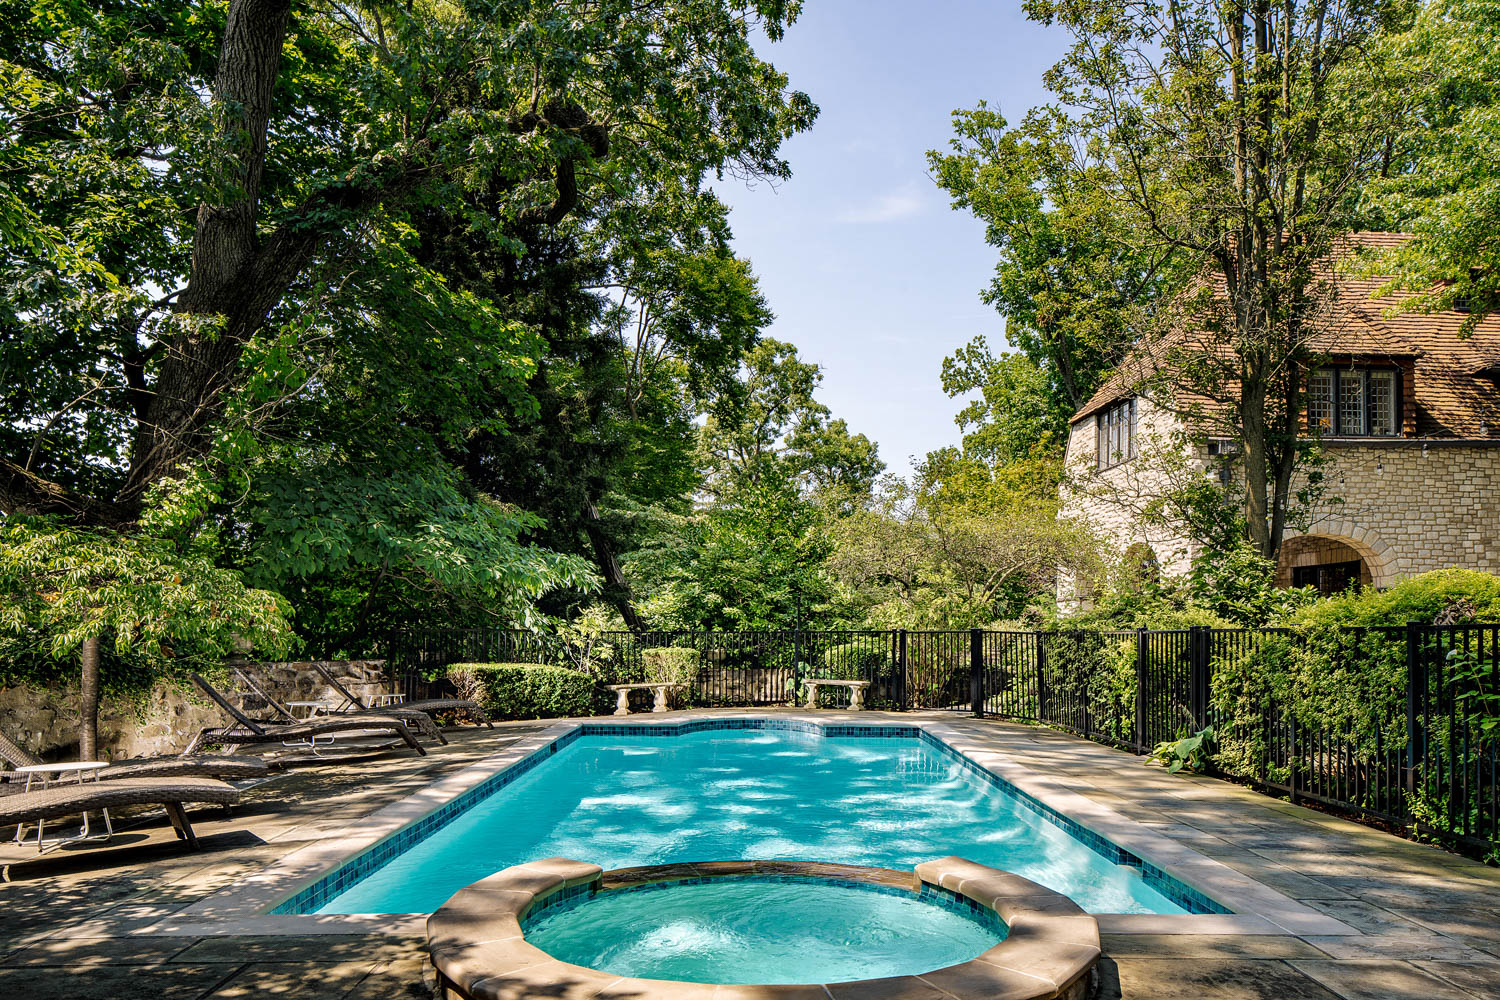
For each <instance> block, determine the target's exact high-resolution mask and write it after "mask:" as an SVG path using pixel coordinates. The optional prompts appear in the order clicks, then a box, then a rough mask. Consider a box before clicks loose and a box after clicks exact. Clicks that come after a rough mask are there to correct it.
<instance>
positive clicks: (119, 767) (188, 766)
mask: <svg viewBox="0 0 1500 1000" xmlns="http://www.w3.org/2000/svg"><path fill="white" fill-rule="evenodd" d="M0 760H5V761H7V762H9V764H10V765H11V767H18V768H19V767H35V766H36V765H38V764H42V763H45V761H43V760H42V759H41V758H40V757H38V756H36V755H35V754H31V753H28V752H27V751H26V750H24V749H22V748H21V747H20V746H19V745H17V744H15V743H13V742H11V741H10V740H9V739H7V738H6V736H5V734H4V733H0ZM269 773H270V768H269V767H268V766H267V764H266V762H265V761H263V760H261V759H260V758H259V757H250V756H246V755H244V754H194V755H191V756H188V755H180V756H175V757H174V756H171V755H169V754H168V755H163V756H160V757H135V758H132V759H130V760H121V761H115V762H113V763H111V764H110V765H109V766H108V767H101V768H100V769H99V770H97V771H94V772H91V773H90V775H89V777H90V779H91V780H93V779H97V780H99V781H117V780H119V779H121V778H193V777H198V778H220V779H223V780H226V781H238V780H242V779H247V778H264V777H265V776H266V775H267V774H269ZM10 777H12V778H14V777H15V776H14V775H12V776H10Z"/></svg>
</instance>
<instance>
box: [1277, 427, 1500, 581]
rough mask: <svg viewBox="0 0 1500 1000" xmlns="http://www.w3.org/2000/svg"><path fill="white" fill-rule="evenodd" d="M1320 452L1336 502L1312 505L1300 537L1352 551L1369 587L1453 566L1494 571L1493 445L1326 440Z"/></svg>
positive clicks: (1498, 493) (1497, 470) (1499, 561)
mask: <svg viewBox="0 0 1500 1000" xmlns="http://www.w3.org/2000/svg"><path fill="white" fill-rule="evenodd" d="M1424 444H1425V447H1424ZM1326 454H1327V456H1328V458H1329V465H1328V467H1327V468H1326V470H1325V476H1326V482H1327V487H1328V493H1329V495H1330V496H1334V497H1339V498H1341V499H1342V500H1343V502H1342V503H1332V502H1328V503H1323V504H1321V505H1320V506H1319V507H1317V508H1316V509H1315V510H1314V512H1313V521H1312V523H1311V525H1310V526H1309V530H1308V532H1307V534H1308V535H1310V536H1318V537H1321V538H1325V539H1334V540H1337V541H1339V542H1342V543H1343V544H1345V545H1347V546H1348V547H1349V548H1351V549H1353V550H1354V551H1356V552H1358V553H1359V555H1360V557H1361V558H1363V559H1364V560H1365V561H1366V563H1367V564H1368V566H1369V570H1370V576H1371V578H1372V582H1373V583H1374V584H1375V586H1377V587H1387V586H1390V585H1391V584H1392V583H1395V582H1396V581H1397V580H1400V579H1403V578H1405V577H1409V576H1415V575H1416V574H1418V573H1425V572H1427V571H1429V570H1434V569H1448V568H1450V567H1454V566H1457V567H1461V568H1464V569H1477V570H1483V571H1484V572H1487V573H1500V447H1495V446H1491V445H1488V444H1458V443H1454V444H1448V443H1446V442H1443V441H1429V442H1423V441H1421V440H1417V439H1408V440H1402V441H1398V442H1388V443H1385V444H1382V445H1375V444H1355V443H1347V444H1346V443H1344V442H1330V444H1329V446H1328V448H1327V451H1326Z"/></svg>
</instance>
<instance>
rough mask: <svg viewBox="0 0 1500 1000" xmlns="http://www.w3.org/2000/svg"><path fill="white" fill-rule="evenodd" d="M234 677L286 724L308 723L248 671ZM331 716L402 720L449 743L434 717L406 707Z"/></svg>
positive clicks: (318, 717)
mask: <svg viewBox="0 0 1500 1000" xmlns="http://www.w3.org/2000/svg"><path fill="white" fill-rule="evenodd" d="M234 675H235V676H236V677H238V678H239V679H240V680H241V681H242V682H243V683H244V685H245V686H246V687H248V688H249V689H250V690H251V691H252V692H253V693H254V694H255V695H256V696H257V697H259V698H260V699H261V700H262V701H264V702H265V703H266V704H267V705H270V706H271V710H272V711H274V712H275V713H276V714H277V715H279V716H281V718H282V720H283V721H284V722H289V723H302V722H306V721H308V720H307V719H299V718H297V717H296V716H295V715H293V714H292V710H291V709H290V708H288V707H287V706H285V705H283V704H282V703H281V702H279V701H277V700H276V699H275V697H273V696H272V694H271V692H269V691H267V690H266V689H265V688H263V687H261V686H260V684H258V683H257V682H256V680H255V678H254V677H251V676H250V674H249V673H247V672H246V671H244V670H241V669H240V668H239V667H235V668H234ZM330 714H333V715H339V716H342V717H345V718H348V717H350V716H355V715H378V716H384V717H386V718H390V719H401V720H402V721H403V722H405V723H406V724H407V725H408V726H411V727H412V728H413V729H415V730H417V731H418V732H420V733H421V734H422V735H423V736H427V737H429V738H431V739H434V740H437V741H438V742H439V743H441V744H443V745H445V746H446V745H447V743H448V738H447V737H446V736H444V735H443V733H442V730H440V729H438V727H437V723H436V722H434V721H432V716H430V715H428V714H427V713H426V712H416V711H412V710H411V709H409V708H406V707H405V706H400V707H392V708H389V709H385V708H380V709H365V710H364V711H361V712H333V713H330ZM313 718H314V719H323V718H328V715H317V716H313Z"/></svg>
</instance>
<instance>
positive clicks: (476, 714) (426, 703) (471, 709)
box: [313, 663, 495, 729]
mask: <svg viewBox="0 0 1500 1000" xmlns="http://www.w3.org/2000/svg"><path fill="white" fill-rule="evenodd" d="M313 669H314V670H316V671H317V672H318V673H320V674H322V675H323V679H324V680H325V681H327V682H328V685H329V686H330V687H331V688H333V689H334V690H335V691H337V692H338V693H339V694H340V695H341V696H343V698H344V700H345V701H346V702H347V703H348V706H340V707H339V708H336V709H334V711H335V712H343V711H346V710H348V708H352V709H353V710H355V711H360V712H371V711H374V712H384V711H388V710H387V709H384V708H376V709H372V708H370V707H368V706H367V705H366V704H365V703H364V702H362V701H360V700H359V699H358V698H356V697H355V696H354V694H353V693H352V692H350V690H349V689H348V688H346V687H344V685H342V684H340V683H339V682H338V678H336V677H334V676H333V674H332V673H330V672H329V670H328V668H327V667H325V666H323V665H322V664H321V663H314V664H313ZM391 708H399V709H405V710H410V711H414V712H427V713H429V714H430V713H432V712H454V711H461V712H467V713H468V714H469V715H470V716H471V717H472V718H473V719H474V720H475V721H477V722H482V723H484V724H485V725H486V726H489V727H490V728H491V729H494V728H495V724H494V723H493V722H491V721H490V717H489V716H488V715H486V714H485V711H484V709H482V708H480V707H479V702H477V701H471V700H469V699H468V698H422V699H419V700H417V701H403V702H401V703H400V704H399V705H393V706H391Z"/></svg>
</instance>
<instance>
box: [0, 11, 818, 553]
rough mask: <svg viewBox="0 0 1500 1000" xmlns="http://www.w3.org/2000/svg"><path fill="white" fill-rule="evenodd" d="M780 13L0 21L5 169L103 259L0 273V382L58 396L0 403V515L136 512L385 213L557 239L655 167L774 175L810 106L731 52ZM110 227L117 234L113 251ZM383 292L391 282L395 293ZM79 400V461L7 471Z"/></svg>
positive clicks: (65, 240)
mask: <svg viewBox="0 0 1500 1000" xmlns="http://www.w3.org/2000/svg"><path fill="white" fill-rule="evenodd" d="M796 12H797V5H796V4H795V3H789V2H787V0H653V2H648V3H634V2H631V3H626V2H624V0H618V2H614V0H612V2H607V3H596V2H592V0H569V2H566V3H563V4H561V5H559V4H556V3H551V2H546V3H544V2H540V0H495V2H494V3H492V4H489V5H486V6H483V7H478V8H474V7H453V6H447V5H429V4H419V5H415V6H413V5H395V4H385V3H376V4H371V5H353V6H345V5H334V6H332V7H328V8H318V9H303V8H301V7H295V8H294V5H293V4H292V3H291V2H290V0H230V2H229V4H228V7H227V10H225V9H223V8H221V7H219V6H218V5H215V4H204V5H188V6H180V5H175V4H151V3H144V4H138V5H130V6H127V7H124V8H108V9H100V8H89V7H86V6H79V5H74V4H43V5H39V6H35V7H32V6H30V5H24V4H18V3H17V4H12V5H11V6H10V9H8V10H7V11H6V17H5V18H4V20H5V21H6V24H7V29H6V33H5V35H4V38H3V40H4V42H5V45H6V51H5V53H4V55H5V58H6V60H7V62H8V64H9V65H10V66H11V67H12V75H13V77H14V83H15V87H14V88H8V89H14V90H16V91H17V92H19V93H21V94H23V95H26V96H25V99H24V101H23V102H18V104H19V106H18V107H17V108H16V109H15V110H14V111H13V112H12V114H11V117H12V124H13V127H14V131H15V133H16V134H17V135H19V136H20V137H21V143H20V145H19V146H18V147H16V148H12V149H11V150H8V153H9V154H10V155H9V157H8V159H10V160H11V162H13V163H16V164H18V166H19V169H20V170H22V171H25V172H26V173H23V176H22V178H21V182H20V185H19V186H20V187H21V188H22V189H24V190H26V192H27V194H28V195H30V196H32V197H33V198H34V199H35V202H36V203H37V204H38V205H40V206H41V207H40V208H39V209H38V210H37V215H38V217H39V220H40V221H41V222H42V224H43V225H44V226H45V227H46V232H47V237H48V238H47V239H45V240H44V241H43V242H45V243H47V244H48V245H49V246H51V247H53V248H55V247H58V246H62V245H65V244H72V245H85V246H97V247H99V248H100V250H101V253H100V254H99V259H98V260H97V261H86V262H83V263H82V264H79V263H78V262H77V261H74V260H72V259H65V255H64V254H62V253H61V252H53V253H52V254H51V259H46V260H36V259H31V258H28V257H24V256H23V257H22V258H21V259H19V260H16V261H13V263H15V264H17V265H18V266H19V267H20V268H21V269H23V270H25V271H27V272H28V273H30V274H31V275H32V277H33V280H32V281H31V282H29V283H27V284H25V285H24V290H25V291H24V292H23V298H22V300H21V301H15V300H13V301H12V302H11V303H10V310H9V311H8V313H7V316H6V321H7V323H8V324H9V325H11V326H12V327H13V328H17V329H18V331H19V332H20V334H21V335H22V338H23V339H25V340H26V341H27V349H26V350H24V351H17V352H8V354H9V356H8V358H7V361H8V362H9V364H8V365H7V367H8V368H11V369H17V370H16V371H15V372H14V373H15V374H20V375H23V376H26V378H25V379H24V381H27V382H30V381H33V380H35V379H45V380H46V381H47V382H48V383H50V384H53V385H58V384H62V383H67V384H68V388H66V389H64V390H62V391H59V392H56V393H55V394H54V395H55V396H56V397H57V398H58V399H59V400H61V403H60V405H59V406H58V408H57V409H56V410H55V411H53V412H52V413H48V412H47V411H46V410H41V409H39V408H38V407H37V406H36V403H37V402H38V401H39V400H38V399H37V398H36V396H35V395H34V394H32V395H27V394H24V393H23V394H22V398H21V399H20V400H14V397H12V400H10V401H8V402H10V403H11V405H8V406H7V407H6V410H7V417H8V418H9V419H8V420H7V425H8V426H7V431H8V432H9V433H8V435H7V436H8V437H9V438H10V440H9V441H7V447H6V449H5V453H4V454H3V455H0V510H5V511H8V512H11V511H32V512H58V513H64V514H67V515H69V516H74V517H79V518H82V519H84V520H86V521H88V522H90V523H101V524H114V525H119V524H128V523H130V522H132V521H134V520H135V518H136V517H137V516H138V515H139V512H140V509H141V501H142V498H143V497H144V495H145V493H146V491H147V489H148V488H149V487H150V486H151V485H152V484H154V483H156V482H158V481H160V480H161V479H163V478H164V477H168V476H171V475H174V474H176V472H177V470H178V468H179V467H180V465H181V464H182V462H183V461H184V460H187V459H192V458H195V457H197V456H201V455H204V454H206V453H208V452H209V451H210V449H211V448H212V447H213V446H214V444H215V442H216V439H217V434H218V432H219V431H220V429H221V425H222V422H223V420H224V418H225V416H226V413H227V412H228V411H229V409H230V408H231V405H232V401H233V398H234V396H235V394H236V392H237V391H238V390H239V389H240V388H242V387H243V385H244V382H245V379H246V374H247V373H246V372H245V370H244V366H243V360H244V356H245V351H246V348H247V346H248V345H250V344H251V343H252V341H253V340H254V338H255V337H256V336H257V335H258V334H260V333H261V332H262V331H263V330H265V329H266V328H267V326H268V324H275V323H277V322H278V321H279V320H283V319H285V318H286V316H287V315H288V312H289V311H290V313H291V314H295V311H296V305H297V303H296V301H295V300H296V298H297V294H296V293H297V292H298V290H299V289H302V288H305V286H308V285H310V286H312V287H314V288H318V289H322V290H324V291H325V292H326V293H327V294H333V295H337V294H339V291H340V289H341V286H342V281H343V279H344V277H345V276H346V275H347V273H348V270H349V267H350V265H351V262H353V261H357V260H358V259H359V256H360V252H361V249H362V248H361V247H360V243H361V241H362V239H363V238H364V237H365V236H366V235H367V234H368V233H369V232H370V230H371V228H372V227H373V228H376V229H378V228H380V226H381V224H382V222H383V220H385V219H399V218H400V216H401V215H403V214H404V213H407V212H410V211H412V210H414V209H416V208H418V207H420V206H423V205H427V204H433V203H440V202H442V201H443V200H445V199H447V198H452V197H462V195H463V193H465V192H486V193H487V194H488V195H489V200H488V204H487V205H486V207H487V209H488V210H489V212H490V214H491V215H492V216H493V217H494V218H496V220H497V221H503V220H506V219H509V220H512V221H514V222H516V223H518V224H523V225H537V226H557V225H559V224H560V223H562V222H563V221H564V220H566V219H567V218H569V216H570V215H572V214H573V213H574V212H575V211H576V210H577V209H578V208H579V206H580V205H581V204H587V203H588V202H590V201H591V200H593V199H597V198H601V197H605V196H607V194H608V193H609V192H612V191H616V190H619V189H620V188H621V187H622V186H625V187H629V186H630V185H631V184H633V183H636V182H640V181H642V180H644V179H645V178H647V177H649V176H651V175H653V173H654V172H658V171H660V170H661V169H662V166H663V165H664V164H670V165H673V166H675V168H676V169H677V170H678V171H679V172H680V173H681V174H683V175H684V176H688V177H691V178H694V179H696V178H697V177H700V176H701V175H702V174H703V172H705V171H707V170H731V171H740V172H744V173H747V174H751V175H763V176H784V175H785V173H786V171H787V167H786V164H785V162H784V161H783V160H781V159H780V158H779V156H778V147H779V145H780V141H781V139H782V138H783V137H784V136H785V135H786V134H788V133H789V132H790V131H795V130H796V129H798V128H801V127H804V126H805V125H806V124H807V122H808V121H809V120H810V118H811V116H812V114H813V113H814V109H813V108H812V106H811V104H810V102H808V101H807V99H806V98H805V97H803V96H802V95H800V94H796V93H793V92H790V91H789V90H788V89H787V87H786V81H785V78H784V77H783V76H782V75H781V74H779V73H777V72H775V71H774V70H773V69H772V68H771V67H769V66H767V65H766V64H764V63H762V62H760V61H759V60H757V59H756V58H755V56H754V53H753V51H752V49H751V43H750V36H751V32H752V31H753V30H756V29H757V28H758V29H760V30H763V31H765V32H766V33H767V34H768V35H769V36H771V37H773V38H775V37H779V35H780V33H781V31H782V30H783V28H784V27H785V25H786V24H787V23H788V22H789V21H790V20H791V19H792V18H794V17H795V15H796ZM204 93H206V94H207V95H209V99H208V100H207V101H206V102H205V101H203V100H201V99H200V94H204ZM605 163H608V164H609V168H608V170H605V169H604V168H603V165H604V164H605ZM59 164H63V165H66V170H64V171H59V169H58V165H59ZM60 174H62V175H63V176H60ZM72 176H78V177H81V178H87V181H86V182H85V183H83V184H81V185H80V184H74V183H71V182H70V180H69V178H71V177H72ZM13 186H14V185H13ZM124 206H128V207H124ZM184 220H191V221H190V222H188V223H187V224H184ZM130 231H135V232H139V233H140V235H141V236H142V237H143V238H142V240H141V242H140V243H135V242H126V241H122V240H121V239H120V236H121V235H122V234H124V233H126V232H130ZM64 265H77V266H79V267H81V268H82V273H73V274H64V273H61V272H62V268H63V266H64ZM38 275H48V276H51V277H54V278H55V281H56V284H55V285H54V286H53V287H52V288H50V289H49V288H48V287H47V283H46V282H45V281H39V280H36V279H37V276H38ZM387 279H388V281H389V284H388V285H387V287H388V288H390V289H391V290H392V291H393V292H394V291H395V290H397V289H399V288H401V287H402V286H403V285H404V284H405V283H407V282H408V281H409V280H410V279H411V275H410V273H409V272H408V273H400V272H393V273H391V274H389V275H387ZM37 289H41V290H42V294H40V295H37V294H36V290H37ZM27 295H29V296H31V297H29V298H27V297H25V296H27ZM63 317H65V319H66V322H60V321H59V320H60V318H63ZM8 339H9V338H8ZM54 345H55V346H58V347H60V348H63V349H62V350H61V351H59V352H58V353H57V355H52V354H51V353H50V352H49V351H48V350H45V349H43V350H38V348H50V347H52V346H54ZM38 359H45V360H38ZM7 374H12V371H7ZM74 389H76V390H78V391H76V392H73V393H72V395H68V393H69V392H72V390H74ZM84 409H87V410H90V411H92V413H94V414H103V416H101V417H97V418H95V419H94V423H95V424H96V425H98V430H97V432H94V433H92V435H91V436H90V437H89V438H88V439H87V441H86V445H87V446H86V447H84V448H81V449H80V448H76V447H75V448H74V449H72V452H71V453H69V454H63V453H62V452H57V453H55V454H53V455H52V456H50V457H51V461H50V462H44V463H37V462H31V461H28V458H27V456H28V454H30V453H31V451H32V447H31V446H32V445H33V441H34V439H35V438H36V435H35V433H33V434H30V435H28V434H26V433H25V431H26V430H27V429H28V428H30V427H33V426H34V425H35V424H38V423H40V424H43V425H45V424H47V423H48V422H49V421H51V420H52V419H53V418H57V419H62V417H60V416H59V415H60V414H61V415H67V414H76V413H78V412H79V411H81V410H84Z"/></svg>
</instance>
